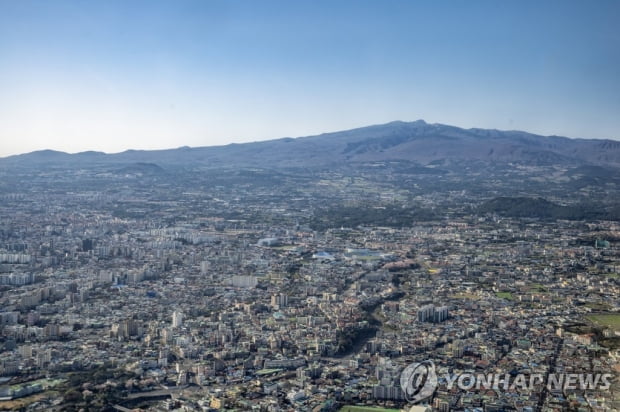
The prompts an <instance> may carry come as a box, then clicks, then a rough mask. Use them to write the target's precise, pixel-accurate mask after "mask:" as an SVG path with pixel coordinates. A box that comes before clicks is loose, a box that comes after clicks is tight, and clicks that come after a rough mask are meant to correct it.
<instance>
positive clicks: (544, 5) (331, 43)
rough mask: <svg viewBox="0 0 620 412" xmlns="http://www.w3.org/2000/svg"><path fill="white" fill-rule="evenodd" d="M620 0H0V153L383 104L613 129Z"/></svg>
mask: <svg viewBox="0 0 620 412" xmlns="http://www.w3.org/2000/svg"><path fill="white" fill-rule="evenodd" d="M619 22H620V1H616V0H611V1H605V0H596V1H587V0H581V1H570V0H560V1H545V0H535V1H527V0H493V1H476V0H453V1H442V0H429V1H422V0H420V1H414V0H406V1H395V0H375V1H364V0H357V1H338V0H329V1H316V0H313V1H309V0H308V1H302V0H300V1H291V0H285V1H269V0H259V1H256V0H247V1H241V0H239V1H237V0H229V1H210V0H200V1H187V0H169V1H155V0H147V1H138V0H121V1H113V0H105V1H93V0H84V1H81V0H80V1H78V0H76V1H60V0H41V1H31V0H0V156H6V155H9V154H15V153H23V152H29V151H33V150H39V149H56V150H63V151H68V152H78V151H84V150H100V151H105V152H118V151H122V150H125V149H129V148H134V149H153V148H171V147H179V146H185V145H187V146H207V145H215V144H226V143H231V142H244V141H254V140H264V139H270V138H278V137H284V136H292V137H296V136H303V135H311V134H318V133H322V132H328V131H337V130H343V129H348V128H354V127H360V126H365V125H370V124H377V123H385V122H389V121H392V120H404V121H411V120H417V119H424V120H426V121H427V122H433V123H435V122H436V123H445V124H452V125H456V126H461V127H482V128H498V129H519V130H526V131H531V132H535V133H540V134H558V135H565V136H569V137H598V138H613V139H620V24H619Z"/></svg>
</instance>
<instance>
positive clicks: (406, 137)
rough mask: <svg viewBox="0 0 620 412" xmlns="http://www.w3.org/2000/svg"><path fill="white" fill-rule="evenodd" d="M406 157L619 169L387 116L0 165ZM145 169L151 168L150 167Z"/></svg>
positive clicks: (45, 155) (610, 160)
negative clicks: (378, 120) (239, 140)
mask: <svg viewBox="0 0 620 412" xmlns="http://www.w3.org/2000/svg"><path fill="white" fill-rule="evenodd" d="M385 161H409V162H414V163H416V164H420V165H442V164H444V165H445V164H454V163H468V162H490V163H494V164H519V165H526V166H527V165H532V166H548V165H566V166H611V167H619V166H620V142H619V141H613V140H596V139H570V138H566V137H559V136H539V135H535V134H531V133H526V132H521V131H500V130H487V129H476V128H475V129H462V128H459V127H454V126H448V125H443V124H428V123H426V122H424V121H423V120H418V121H415V122H400V121H395V122H391V123H387V124H382V125H375V126H368V127H362V128H358V129H352V130H347V131H341V132H335V133H326V134H321V135H318V136H309V137H299V138H282V139H276V140H269V141H263V142H254V143H244V144H230V145H226V146H212V147H196V148H188V147H181V148H177V149H169V150H150V151H145V150H128V151H125V152H122V153H115V154H104V153H101V152H82V153H76V154H67V153H63V152H57V151H51V150H43V151H37V152H32V153H28V154H23V155H17V156H9V157H6V158H0V167H3V166H4V167H14V166H45V165H48V166H58V167H62V166H65V167H73V166H75V167H82V168H87V167H95V166H110V167H112V166H115V167H116V166H123V165H130V164H139V165H144V164H146V163H148V164H151V165H153V164H154V165H157V166H158V167H163V168H166V167H167V166H183V167H207V168H216V167H258V168H271V169H277V168H300V167H301V168H329V167H331V166H334V165H342V164H344V163H346V164H356V163H367V162H385ZM151 169H152V166H151Z"/></svg>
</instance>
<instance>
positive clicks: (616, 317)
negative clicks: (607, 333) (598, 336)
mask: <svg viewBox="0 0 620 412" xmlns="http://www.w3.org/2000/svg"><path fill="white" fill-rule="evenodd" d="M586 318H588V319H589V320H590V321H592V322H594V323H597V324H599V325H601V326H604V327H608V328H611V329H613V330H620V313H608V314H601V315H588V316H586Z"/></svg>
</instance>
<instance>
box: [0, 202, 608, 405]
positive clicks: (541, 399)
mask: <svg viewBox="0 0 620 412" xmlns="http://www.w3.org/2000/svg"><path fill="white" fill-rule="evenodd" d="M192 196H193V194H191V193H189V194H187V198H188V199H189V200H187V199H186V198H183V197H180V198H177V199H166V200H162V201H160V203H161V204H160V207H161V208H164V209H165V213H162V214H155V215H149V214H148V213H147V211H146V210H142V209H146V208H148V207H149V204H150V203H149V202H154V201H149V202H143V203H140V202H138V201H135V202H134V201H130V200H131V199H130V200H127V201H126V202H125V204H124V205H125V206H124V207H125V210H124V211H123V213H124V214H123V215H122V216H120V215H119V214H118V213H117V214H116V215H115V214H113V213H108V212H105V211H100V209H101V208H100V207H99V206H97V207H94V206H92V205H100V204H101V203H103V204H104V205H107V206H106V207H111V206H110V205H109V204H108V203H106V202H109V199H106V198H105V197H103V198H102V197H101V196H98V195H94V194H93V195H92V196H91V197H88V196H86V197H87V199H84V198H81V201H83V202H85V205H86V206H84V207H83V208H78V207H73V208H68V209H64V208H61V207H55V204H54V202H50V203H49V206H48V209H47V211H46V213H28V212H26V211H21V209H20V208H18V207H17V204H18V203H20V202H21V199H19V198H16V199H8V200H7V199H5V204H4V205H3V206H2V210H1V211H0V212H1V213H2V215H1V216H0V222H2V223H0V225H2V226H1V227H0V261H1V263H0V269H1V270H2V273H1V274H0V291H1V295H0V307H1V312H0V338H1V345H2V346H1V349H2V350H1V352H0V376H1V377H0V379H1V380H2V385H1V388H0V396H1V397H4V398H22V397H29V396H32V394H33V393H35V392H36V394H37V398H36V399H37V400H36V402H38V405H39V407H40V408H42V409H45V408H54V407H58V408H62V406H58V405H62V402H68V401H69V399H70V398H72V397H73V398H75V399H72V401H73V402H76V403H78V404H84V405H87V404H88V403H89V402H91V403H93V405H94V404H95V403H94V402H97V401H101V402H104V401H106V400H105V399H100V397H101V396H103V395H101V394H106V393H114V395H115V396H116V397H115V398H114V399H115V401H114V402H116V403H119V404H122V405H127V406H129V407H132V406H136V405H137V404H140V403H142V404H148V405H150V407H152V408H153V409H155V410H157V409H159V410H169V409H175V408H176V409H180V408H186V409H188V410H212V409H216V410H217V409H236V410H261V411H276V410H316V411H320V410H333V409H336V408H337V407H339V406H340V405H366V406H387V407H394V408H404V407H406V406H407V405H408V401H407V399H406V398H405V396H404V394H403V391H402V388H401V386H400V383H399V382H400V375H401V373H402V371H403V369H404V368H406V367H407V366H408V365H410V364H412V363H414V362H422V361H426V360H431V361H432V362H433V363H434V365H435V366H436V368H437V374H438V375H439V376H445V375H449V376H452V375H459V374H466V373H469V374H482V375H486V374H515V373H522V374H526V375H531V374H541V375H543V376H547V375H549V374H552V373H555V374H557V373H590V372H592V373H614V372H615V371H616V370H617V368H618V356H619V355H620V353H619V352H618V351H617V347H616V346H614V345H617V344H618V340H617V338H618V336H619V335H620V330H619V329H618V324H620V322H618V323H614V322H612V321H610V322H606V321H605V320H604V319H606V317H613V316H616V315H614V313H616V312H618V311H619V310H620V280H619V277H620V253H619V252H618V249H617V247H615V243H613V242H612V243H611V244H610V243H609V242H607V243H605V242H603V240H604V238H605V237H608V238H610V239H612V238H614V236H618V233H619V231H620V227H619V226H618V225H617V224H614V223H610V222H603V223H598V224H594V223H593V224H584V223H581V222H565V221H561V222H556V223H553V224H550V223H544V222H539V221H534V220H531V221H522V220H511V219H496V218H494V217H493V216H488V217H485V218H479V217H473V216H464V217H454V218H450V219H449V220H448V221H446V220H442V221H437V222H432V221H429V222H412V224H411V226H410V227H407V228H401V229H398V228H384V227H357V228H355V229H351V228H344V227H342V228H331V229H327V230H312V229H311V228H309V227H308V226H305V225H303V224H298V223H296V222H292V221H291V219H290V217H287V218H283V220H282V222H270V223H256V222H249V221H244V220H243V219H239V218H232V217H231V218H228V219H224V218H221V217H209V216H206V217H205V216H202V217H195V216H193V217H192V216H187V215H184V214H183V212H182V211H184V210H195V201H194V200H192V199H193V197H192ZM257 196H258V195H257ZM185 200H187V204H188V205H191V207H187V208H183V207H181V206H179V205H180V204H182V203H183V202H184V201H185ZM217 201H218V202H224V200H221V199H217ZM76 202H77V201H76ZM62 203H63V204H66V203H70V202H68V201H67V200H66V199H63V202H62ZM77 204H80V203H79V202H77ZM89 205H90V206H89ZM176 208H179V209H178V210H180V211H181V212H179V211H178V210H177V209H176ZM274 208H275V206H274ZM253 212H255V211H254V210H253V209H251V208H250V209H249V210H247V213H248V214H251V213H253ZM175 213H176V215H177V217H178V218H177V219H176V220H174V221H167V220H165V219H164V218H162V216H168V215H171V214H175ZM188 213H189V212H188ZM279 213H283V214H285V213H284V212H283V211H280V212H279ZM597 239H598V240H597ZM16 245H17V246H16ZM16 249H19V250H16ZM111 371H113V372H114V373H115V374H112V375H111V376H114V377H109V378H106V379H104V380H102V381H99V380H98V378H97V376H98V374H99V375H101V376H104V375H105V374H106V373H112V372H111ZM88 373H91V375H88ZM80 374H81V375H80ZM72 376H91V377H92V381H90V380H89V381H85V382H80V383H79V385H78V386H77V388H78V390H77V395H76V394H75V393H74V392H75V391H74V392H71V391H64V392H63V391H58V390H56V389H54V388H58V387H62V385H69V384H70V383H71V377H72ZM106 376H107V375H106ZM44 378H49V379H53V380H54V384H53V385H52V384H49V383H47V382H43V381H41V379H44ZM89 379H90V378H89ZM33 382H34V383H33ZM15 385H20V386H19V387H17V386H15ZM94 388H98V389H97V390H94ZM617 389H618V384H617V383H616V382H614V383H613V385H612V387H611V388H608V389H599V388H589V389H580V388H577V389H571V388H568V389H559V390H553V391H550V390H547V389H545V387H544V385H540V386H535V387H528V388H524V387H521V386H518V387H507V388H504V387H501V388H500V389H498V390H489V389H487V388H476V387H474V388H471V389H469V390H462V389H460V388H458V387H456V386H454V385H452V386H450V385H449V382H447V381H445V380H441V379H440V380H439V382H438V386H437V389H436V390H435V392H434V393H433V395H432V396H431V397H430V398H429V399H426V400H425V402H426V403H427V404H428V406H429V408H432V409H433V410H438V411H451V410H454V411H461V410H489V411H490V410H498V411H499V410H513V409H516V410H523V411H529V410H531V411H536V410H541V408H543V409H542V410H563V408H564V409H565V408H573V410H580V409H582V408H583V409H584V410H594V411H599V410H600V411H603V410H613V409H616V410H617V409H618V405H619V404H618V398H617V395H618V392H617ZM68 394H71V395H72V397H71V396H69V395H68Z"/></svg>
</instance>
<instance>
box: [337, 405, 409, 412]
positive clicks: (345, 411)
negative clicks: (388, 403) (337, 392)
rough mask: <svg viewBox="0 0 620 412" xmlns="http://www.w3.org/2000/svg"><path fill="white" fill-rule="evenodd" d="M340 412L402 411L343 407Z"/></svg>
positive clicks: (367, 407) (397, 410)
mask: <svg viewBox="0 0 620 412" xmlns="http://www.w3.org/2000/svg"><path fill="white" fill-rule="evenodd" d="M339 412H400V409H386V408H373V407H370V406H343V407H342V408H340V411H339Z"/></svg>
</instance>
